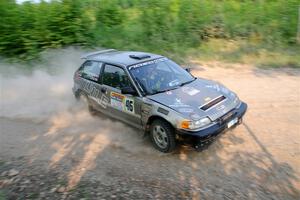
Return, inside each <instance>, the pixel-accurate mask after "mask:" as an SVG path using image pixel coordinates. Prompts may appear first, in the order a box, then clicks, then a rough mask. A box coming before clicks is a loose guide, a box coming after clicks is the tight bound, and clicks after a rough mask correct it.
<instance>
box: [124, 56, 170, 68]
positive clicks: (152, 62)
mask: <svg viewBox="0 0 300 200" xmlns="http://www.w3.org/2000/svg"><path fill="white" fill-rule="evenodd" d="M165 60H168V59H167V58H159V59H156V60H151V61H148V62H143V63H139V64H136V65H132V66H130V67H129V68H128V69H129V70H131V69H136V68H138V67H142V66H145V65H150V64H154V63H158V62H162V61H165Z"/></svg>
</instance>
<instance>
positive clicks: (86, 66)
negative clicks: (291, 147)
mask: <svg viewBox="0 0 300 200" xmlns="http://www.w3.org/2000/svg"><path fill="white" fill-rule="evenodd" d="M82 58H83V59H85V61H84V62H83V64H82V65H81V66H80V67H79V69H78V70H77V71H76V72H75V75H74V87H73V93H74V95H75V97H76V98H80V97H84V98H85V99H86V100H87V104H88V108H89V110H90V111H91V112H94V111H100V112H102V113H104V114H105V115H107V116H109V117H112V118H116V119H118V120H121V121H123V122H125V123H127V124H129V125H132V126H134V127H136V128H139V129H142V130H143V131H144V133H148V134H149V136H150V138H151V141H152V143H153V145H154V147H155V148H156V149H158V150H159V151H162V152H171V151H173V150H174V149H175V147H176V144H177V143H178V141H182V140H187V141H190V142H191V143H192V145H193V146H194V147H195V148H196V149H200V148H201V147H202V146H203V145H204V144H205V143H207V142H210V141H213V138H215V136H217V135H218V134H219V133H221V132H224V130H226V129H229V128H232V127H234V126H236V125H237V124H240V123H241V122H242V117H243V115H244V114H245V112H246V110H247V105H246V104H245V103H244V102H242V101H241V100H240V99H239V98H238V96H237V95H236V94H235V93H234V92H232V91H230V90H228V89H227V88H226V87H225V86H224V85H222V84H220V83H218V82H215V81H211V80H206V79H203V78H197V77H194V76H193V75H192V74H191V73H189V70H187V69H184V68H182V67H180V66H179V65H178V64H176V63H175V62H174V61H172V60H170V59H168V58H166V57H164V56H161V55H156V54H152V53H145V52H134V51H117V50H114V49H109V50H102V51H97V52H93V53H89V54H86V55H85V56H83V57H82Z"/></svg>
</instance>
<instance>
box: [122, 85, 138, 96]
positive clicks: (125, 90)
mask: <svg viewBox="0 0 300 200" xmlns="http://www.w3.org/2000/svg"><path fill="white" fill-rule="evenodd" d="M121 93H122V94H131V95H137V92H136V91H135V90H134V89H133V88H132V87H130V86H126V87H123V88H122V89H121Z"/></svg>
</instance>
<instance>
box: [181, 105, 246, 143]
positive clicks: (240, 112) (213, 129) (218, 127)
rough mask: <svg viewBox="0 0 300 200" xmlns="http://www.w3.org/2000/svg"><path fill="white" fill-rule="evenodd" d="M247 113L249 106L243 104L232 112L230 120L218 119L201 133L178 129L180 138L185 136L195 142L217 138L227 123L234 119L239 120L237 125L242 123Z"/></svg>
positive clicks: (200, 131)
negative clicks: (196, 140)
mask: <svg viewBox="0 0 300 200" xmlns="http://www.w3.org/2000/svg"><path fill="white" fill-rule="evenodd" d="M246 111H247V104H246V103H244V102H242V103H241V104H240V106H239V107H238V108H235V109H233V110H231V111H230V112H232V113H233V114H232V115H231V116H230V117H229V118H226V120H222V119H218V120H216V121H215V122H214V124H213V125H211V126H209V127H207V128H205V129H201V130H199V131H186V130H181V129H180V130H179V129H178V130H177V134H178V135H180V136H183V137H187V138H192V139H193V140H195V139H202V140H206V139H208V138H210V137H212V136H216V135H218V134H219V133H221V132H223V131H224V130H226V129H227V123H228V122H229V121H231V120H233V119H234V118H238V123H237V124H239V123H241V121H242V117H243V116H244V114H245V113H246ZM228 113H229V112H228ZM225 115H226V114H225Z"/></svg>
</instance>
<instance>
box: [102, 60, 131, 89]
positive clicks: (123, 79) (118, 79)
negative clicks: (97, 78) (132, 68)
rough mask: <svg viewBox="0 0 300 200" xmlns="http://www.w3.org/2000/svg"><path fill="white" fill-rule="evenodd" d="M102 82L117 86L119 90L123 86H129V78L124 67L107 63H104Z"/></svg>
mask: <svg viewBox="0 0 300 200" xmlns="http://www.w3.org/2000/svg"><path fill="white" fill-rule="evenodd" d="M102 84H104V85H108V86H111V87H114V88H117V89H119V90H120V89H121V88H123V87H126V86H131V84H130V81H129V78H128V76H127V74H126V73H125V71H124V69H122V68H120V67H117V66H114V65H109V64H107V65H105V67H104V71H103V75H102Z"/></svg>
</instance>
